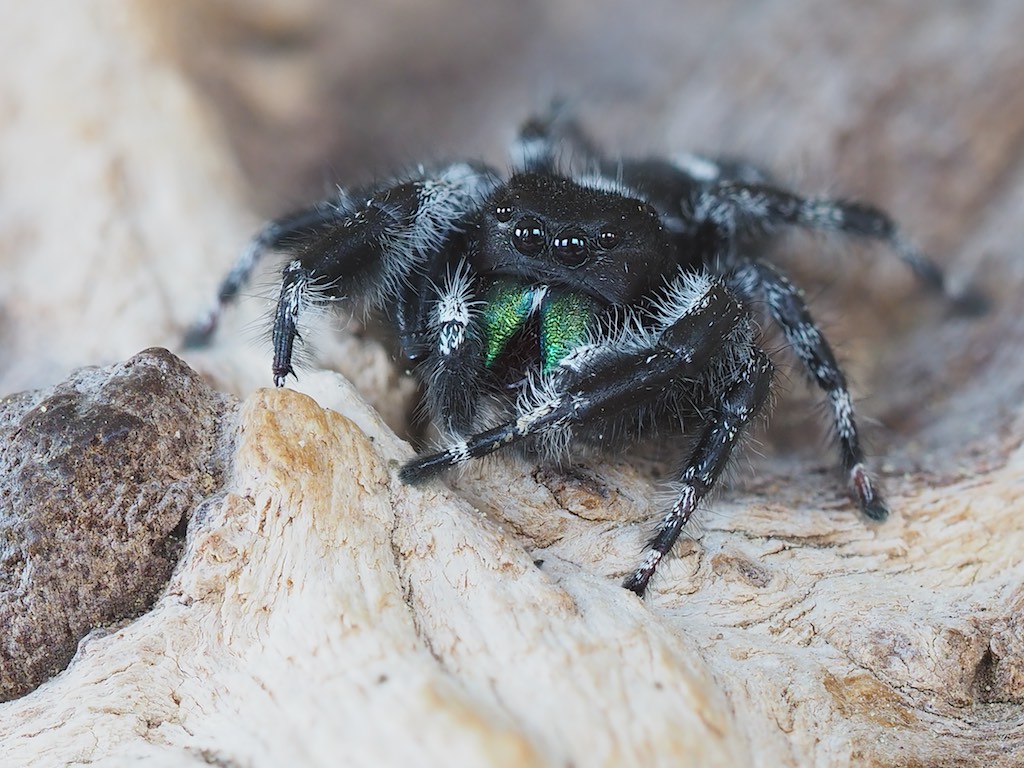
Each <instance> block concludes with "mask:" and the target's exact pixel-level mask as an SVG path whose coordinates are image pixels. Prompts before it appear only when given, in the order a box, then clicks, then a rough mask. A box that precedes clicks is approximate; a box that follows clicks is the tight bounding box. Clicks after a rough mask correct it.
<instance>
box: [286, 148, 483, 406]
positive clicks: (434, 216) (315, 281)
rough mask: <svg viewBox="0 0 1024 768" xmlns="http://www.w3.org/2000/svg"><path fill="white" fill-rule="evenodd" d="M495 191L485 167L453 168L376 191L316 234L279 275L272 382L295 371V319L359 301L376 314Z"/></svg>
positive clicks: (421, 173)
mask: <svg viewBox="0 0 1024 768" xmlns="http://www.w3.org/2000/svg"><path fill="white" fill-rule="evenodd" d="M497 185H498V177H497V176H496V175H495V173H494V172H493V171H491V170H490V169H487V168H482V167H478V166H473V165H468V164H465V163H456V164H454V165H450V166H446V167H444V168H442V169H440V171H438V172H436V173H427V172H425V171H421V172H420V173H419V174H417V175H416V176H414V177H412V178H410V179H407V180H404V181H401V182H398V183H395V184H392V185H384V186H381V187H379V188H378V189H377V190H376V191H375V192H373V193H372V194H370V195H369V196H368V197H367V199H366V200H365V202H364V204H363V205H362V206H361V207H359V208H358V209H357V210H356V211H355V212H354V213H352V214H351V215H350V216H346V217H345V218H343V219H341V220H339V221H337V222H335V223H334V224H333V225H332V226H330V227H326V228H325V229H323V230H321V231H320V232H318V233H317V237H316V238H314V239H312V240H310V241H308V242H307V243H306V244H305V246H304V247H303V249H302V250H301V251H300V252H299V253H298V254H297V255H296V258H294V259H293V260H292V261H290V262H289V263H288V264H286V265H285V267H284V269H283V270H282V280H281V292H280V295H279V297H278V302H277V309H276V311H275V315H274V330H273V346H274V366H273V373H274V382H275V383H276V384H277V386H282V385H283V384H284V380H285V378H286V377H287V376H288V375H289V374H294V370H293V368H292V353H293V350H294V345H295V340H296V338H298V337H299V318H300V316H301V315H302V313H303V312H304V311H305V310H306V309H308V308H309V307H310V306H313V305H323V304H326V303H327V302H328V301H330V300H338V299H342V298H348V297H353V298H361V299H363V300H364V301H365V303H366V304H367V305H368V306H370V307H380V306H383V305H385V304H387V303H388V302H389V301H393V300H394V299H395V297H396V296H398V295H400V294H401V292H402V290H403V286H408V285H409V284H410V282H411V281H410V277H411V276H412V275H413V273H414V272H415V271H416V270H418V269H422V268H423V267H424V265H425V264H426V263H428V262H429V261H430V259H431V257H432V256H435V255H436V254H437V253H438V251H440V250H442V249H443V248H445V246H446V245H447V244H448V242H449V241H450V239H451V238H452V237H453V236H454V235H456V234H457V233H458V232H459V231H460V230H461V228H462V227H463V224H464V223H465V222H466V220H467V219H468V218H469V217H471V216H473V215H475V214H476V212H477V211H479V209H480V206H481V205H482V204H483V202H484V200H486V198H487V196H488V195H490V193H491V192H492V191H493V190H494V188H495V187H496V186H497Z"/></svg>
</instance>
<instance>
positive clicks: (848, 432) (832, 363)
mask: <svg viewBox="0 0 1024 768" xmlns="http://www.w3.org/2000/svg"><path fill="white" fill-rule="evenodd" d="M730 284H731V285H732V287H733V288H734V289H736V290H737V292H738V293H739V294H740V295H744V296H747V297H748V298H756V297H757V296H761V297H763V298H764V302H765V304H766V306H767V308H768V313H769V314H770V315H771V318H772V320H773V321H774V322H775V323H776V324H777V325H778V326H779V328H781V329H782V332H783V334H784V335H785V337H786V341H788V342H789V344H790V346H791V347H792V348H793V351H794V352H795V353H796V355H797V357H798V358H799V359H800V362H801V363H802V364H803V366H804V369H805V370H806V372H807V373H808V375H809V376H810V377H811V379H812V380H813V381H814V383H815V384H817V385H818V387H819V388H821V390H822V391H823V392H825V395H826V397H827V398H828V403H829V407H830V408H831V410H832V423H833V428H834V429H835V434H836V437H837V439H838V441H839V453H840V456H841V458H842V464H843V470H844V471H845V472H846V477H847V482H848V484H849V488H850V492H851V494H852V495H853V496H854V498H855V500H856V501H857V504H858V506H859V507H860V509H861V511H862V512H863V513H864V514H865V515H866V516H867V517H869V518H871V519H872V520H884V519H885V518H886V516H887V515H888V514H889V510H888V508H887V507H886V504H885V501H884V500H883V499H882V497H881V495H880V494H879V493H878V491H877V490H876V488H875V484H874V481H873V480H872V478H871V475H870V474H869V473H868V471H867V469H866V468H865V466H864V452H863V450H862V449H861V445H860V436H859V433H858V430H857V422H856V418H855V416H854V408H853V400H852V398H851V397H850V391H849V389H848V388H847V384H846V377H845V376H844V375H843V371H842V369H841V368H840V367H839V364H838V363H837V362H836V358H835V355H834V354H833V353H832V348H831V347H830V346H829V343H828V340H827V339H826V338H825V337H824V336H823V335H822V333H821V331H820V330H819V329H818V327H817V325H816V324H815V322H814V320H813V318H812V317H811V314H810V312H809V311H808V310H807V305H806V304H805V303H804V300H803V296H802V295H801V292H800V289H799V288H797V287H796V286H795V285H793V284H792V283H791V282H790V281H789V280H788V279H787V278H786V276H785V275H783V274H782V273H781V272H779V271H778V270H777V269H775V268H774V267H772V266H770V265H768V264H765V263H762V262H756V261H750V262H747V264H746V265H744V266H743V267H741V268H740V269H738V270H737V271H736V272H735V273H734V279H733V280H731V281H730Z"/></svg>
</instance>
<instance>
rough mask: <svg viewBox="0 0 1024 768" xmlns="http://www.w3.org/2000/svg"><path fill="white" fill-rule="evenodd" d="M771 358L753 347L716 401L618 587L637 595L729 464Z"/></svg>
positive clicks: (755, 408)
mask: <svg viewBox="0 0 1024 768" xmlns="http://www.w3.org/2000/svg"><path fill="white" fill-rule="evenodd" d="M773 370H774V369H773V366H772V362H771V360H770V359H769V358H768V355H766V354H765V353H764V352H763V351H761V350H760V349H757V348H754V349H753V350H752V354H751V356H750V358H749V360H748V361H747V363H746V365H745V366H744V367H743V369H742V370H741V371H740V373H739V375H737V376H736V378H735V380H734V381H733V382H732V383H731V385H730V386H729V387H728V389H727V390H726V391H725V393H724V395H723V396H722V397H721V398H720V399H719V401H718V403H717V405H716V406H715V408H714V410H713V412H712V414H711V416H710V417H709V419H708V423H707V426H706V427H705V428H704V431H703V433H702V434H701V436H700V440H699V441H698V443H697V447H696V448H694V450H693V453H692V454H691V456H690V459H689V461H688V462H687V464H686V467H685V468H684V469H683V472H682V475H681V476H680V478H679V481H678V484H677V485H676V486H675V491H676V500H675V503H674V504H673V505H672V507H671V508H670V509H669V510H668V511H667V512H666V513H665V516H664V517H663V518H662V519H661V521H660V522H659V523H658V531H657V533H656V534H655V536H654V538H653V539H652V540H651V543H650V551H649V552H648V553H647V557H645V558H644V561H643V562H642V563H641V564H640V567H639V568H637V569H636V570H635V571H633V573H631V574H630V575H629V576H628V577H627V578H626V580H625V581H624V582H623V584H622V586H624V587H625V588H626V589H628V590H631V591H633V592H636V594H638V595H640V596H641V597H643V594H644V592H645V591H646V589H647V584H648V582H649V581H650V580H651V577H652V576H653V575H654V571H655V569H657V567H658V563H660V562H661V561H662V560H663V559H664V557H665V555H667V554H668V553H669V552H670V551H671V550H672V547H673V545H674V544H675V543H676V541H677V540H678V538H679V534H680V533H681V532H682V530H683V526H684V525H686V523H687V521H688V520H689V519H690V517H691V516H692V515H693V513H694V511H695V510H696V509H697V504H698V503H700V501H701V499H703V498H704V497H705V496H706V495H707V493H708V491H710V490H711V488H712V487H713V486H714V484H715V482H716V481H717V480H718V478H719V477H720V476H721V474H722V472H723V471H724V470H725V468H726V466H727V465H728V463H729V458H730V457H731V456H732V452H733V449H734V448H735V447H736V445H737V443H738V442H739V440H740V437H741V436H742V434H743V431H744V429H745V428H746V426H747V425H748V424H749V423H750V421H751V420H752V419H753V418H754V417H755V416H756V415H757V414H758V413H760V412H761V409H762V408H763V407H764V403H765V401H766V400H767V398H768V392H769V388H770V385H771V378H772V372H773Z"/></svg>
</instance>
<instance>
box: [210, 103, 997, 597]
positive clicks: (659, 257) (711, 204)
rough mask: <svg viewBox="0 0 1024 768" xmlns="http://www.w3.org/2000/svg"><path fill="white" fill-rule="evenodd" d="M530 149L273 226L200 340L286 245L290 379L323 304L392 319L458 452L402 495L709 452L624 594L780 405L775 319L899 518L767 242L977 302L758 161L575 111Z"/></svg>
mask: <svg viewBox="0 0 1024 768" xmlns="http://www.w3.org/2000/svg"><path fill="white" fill-rule="evenodd" d="M516 154H517V155H518V157H517V158H516V162H515V170H514V172H513V173H512V175H511V177H510V178H508V179H507V180H503V179H502V177H501V175H499V173H498V172H496V171H495V170H492V169H491V168H488V167H486V166H483V165H480V164H475V163H465V162H460V163H453V164H450V165H444V166H440V167H436V168H431V169H424V168H421V169H419V170H417V171H416V172H414V173H412V174H409V175H407V176H405V177H403V178H399V179H394V180H391V181H388V182H385V183H381V184H376V185H373V186H369V187H367V188H364V189H357V190H344V191H342V192H340V193H339V194H338V195H337V196H336V197H335V198H333V199H330V200H326V201H323V202H320V203H317V204H315V205H313V206H311V207H310V208H307V209H304V210H301V211H298V212H297V213H294V214H292V215H289V216H285V217H282V218H280V219H277V220H274V221H272V222H270V223H269V224H268V225H267V226H266V227H265V228H264V229H263V230H262V232H261V233H260V234H259V235H258V236H257V237H256V238H255V240H254V241H253V244H252V246H251V247H250V248H249V250H247V251H246V252H245V254H243V256H242V258H241V260H240V261H239V263H238V264H237V265H236V267H235V269H233V270H232V272H231V273H230V274H229V276H228V277H227V279H226V280H225V282H224V284H223V285H222V288H221V293H220V301H219V304H218V307H217V308H215V309H214V310H213V311H212V312H211V313H210V315H209V316H208V317H207V319H206V321H205V322H204V323H202V324H201V325H200V326H198V327H197V328H196V329H194V330H193V334H192V337H191V338H192V340H193V341H198V340H202V339H204V338H206V337H208V336H209V334H210V333H211V332H212V330H213V328H214V325H215V323H216V319H217V314H218V312H219V309H220V306H222V305H223V304H225V303H227V302H229V301H231V300H232V299H233V298H234V296H235V295H236V294H237V292H238V290H239V288H240V287H241V285H242V284H244V282H245V281H246V280H247V279H248V277H249V275H250V273H251V271H252V269H253V266H254V264H255V263H256V261H257V259H258V258H259V256H260V255H261V254H262V253H264V252H266V251H269V250H274V249H280V250H286V251H287V252H289V253H290V254H291V260H290V261H289V262H288V263H287V264H286V265H285V267H284V269H283V270H282V281H281V290H280V294H279V298H278V302H277V310H276V313H275V317H274V328H273V344H274V363H273V374H274V380H275V382H276V383H277V384H278V386H280V385H282V384H283V383H284V381H285V379H286V378H287V376H288V375H289V374H292V373H294V371H293V368H292V357H293V348H294V345H295V342H296V339H297V338H298V337H299V333H298V329H299V326H300V324H301V322H302V319H303V316H304V313H305V312H306V311H307V310H308V309H309V308H310V307H312V306H314V305H318V304H323V303H326V302H329V301H336V300H338V299H341V298H346V299H352V300H354V301H357V302H361V303H362V304H363V305H364V306H366V307H368V308H370V309H373V310H376V311H378V312H379V313H380V315H381V316H382V317H383V318H384V320H385V322H386V323H387V325H389V326H390V328H391V329H392V330H393V332H394V335H395V338H396V340H397V343H398V346H399V348H400V350H401V353H402V354H403V355H404V357H405V358H406V359H407V361H409V362H410V363H411V364H412V365H413V366H414V370H415V372H416V374H417V375H418V377H419V379H420V381H421V384H422V387H423V391H424V398H425V402H426V405H427V407H428V409H429V412H430V414H431V416H432V417H433V418H434V420H435V421H436V423H437V425H438V427H439V428H440V430H441V431H442V433H443V434H444V435H445V436H446V439H447V443H448V447H447V448H445V449H444V450H442V451H440V452H436V453H429V454H421V455H419V456H417V457H416V458H414V459H413V460H411V461H409V462H408V463H406V464H405V466H404V467H402V469H401V473H400V474H401V478H402V480H404V481H405V482H409V483H417V482H421V481H423V480H426V479H427V478H430V477H432V476H434V475H436V474H438V473H439V472H442V471H443V470H445V469H447V468H449V467H453V466H456V465H459V464H462V463H464V462H467V461H470V460H472V459H475V458H479V457H482V456H486V455H488V454H490V453H492V452H494V451H496V450H498V449H501V448H505V447H507V446H511V445H513V444H515V445H518V446H519V447H520V448H521V449H523V450H525V451H527V452H531V451H540V452H543V453H546V454H550V455H555V456H562V455H565V454H571V453H572V452H573V450H574V449H576V448H578V447H583V446H593V447H597V448H599V449H603V450H606V451H614V450H618V449H620V448H621V447H622V446H624V445H626V444H628V443H629V442H631V441H635V440H637V439H641V438H644V437H646V436H648V435H650V434H653V433H658V434H660V435H661V436H662V438H663V439H665V440H668V441H669V442H671V441H672V439H673V437H676V438H680V437H683V436H684V435H685V436H687V437H688V438H691V439H688V440H687V442H686V444H687V445H688V446H689V448H688V451H687V454H686V455H683V456H680V465H679V470H678V473H677V474H676V475H675V476H674V477H673V478H671V480H672V483H671V488H672V494H673V501H672V503H670V504H669V506H668V508H667V509H666V510H665V512H664V514H663V516H662V517H661V518H660V520H659V522H658V526H657V532H656V534H655V536H654V538H653V540H652V541H651V545H650V550H649V552H648V554H647V556H646V557H645V558H644V559H643V561H642V562H641V563H640V564H639V566H638V567H637V568H636V569H635V570H634V571H633V572H632V573H631V574H629V575H628V576H627V578H626V580H625V584H624V586H626V587H627V588H628V589H631V590H633V591H634V592H636V593H637V594H643V592H644V590H645V589H646V587H647V584H648V582H649V580H650V578H651V576H652V575H653V574H654V572H655V569H656V568H657V565H658V563H659V562H660V561H661V559H662V558H663V557H664V556H665V555H666V554H667V553H668V552H669V551H670V549H671V548H672V545H673V544H674V543H675V541H676V539H677V538H678V536H679V534H680V531H681V530H682V528H683V526H684V525H685V523H686V522H687V520H689V518H690V517H691V515H692V514H693V513H694V511H695V509H696V508H697V505H698V504H699V503H700V501H701V500H702V498H704V497H705V496H706V495H707V493H708V492H709V491H710V490H711V488H712V487H713V486H714V484H715V482H716V481H717V480H718V478H719V477H720V475H721V474H722V472H723V470H724V469H725V467H726V465H727V463H728V461H729V458H730V456H731V454H732V452H733V450H734V448H735V447H736V445H737V443H738V441H739V440H740V439H741V436H742V434H743V432H744V430H745V429H746V428H747V425H748V424H750V422H751V420H753V419H754V418H755V417H756V416H757V415H758V414H759V413H760V412H761V411H762V409H763V407H764V404H765V402H766V400H767V398H768V393H769V389H770V383H771V378H772V372H773V365H772V362H771V359H770V358H769V356H768V355H767V354H766V353H765V351H764V350H763V349H762V348H761V346H760V345H759V339H758V334H757V332H756V323H755V319H756V317H757V316H759V315H760V314H762V313H763V314H765V315H767V317H768V319H770V320H771V321H772V322H774V323H775V324H776V325H777V326H778V327H779V328H780V329H781V331H782V333H783V335H784V336H785V338H786V340H787V341H788V343H789V345H790V346H791V347H792V350H793V352H794V353H795V355H796V357H797V358H798V359H799V361H800V362H801V363H802V365H803V367H804V369H805V370H806V372H807V374H808V376H809V377H810V379H811V380H812V381H813V382H814V383H815V384H817V386H818V387H820V388H821V389H822V390H823V392H824V393H825V396H826V399H827V401H828V405H829V409H830V412H831V416H832V422H833V428H834V433H835V436H836V439H837V442H838V445H839V454H840V460H841V463H842V467H843V470H844V472H845V474H846V478H847V482H848V485H849V489H850V492H851V494H852V496H853V497H854V499H855V500H856V502H857V504H858V505H859V507H860V509H861V510H862V511H863V513H864V514H865V515H866V516H867V517H869V518H871V519H874V520H880V519H883V518H884V517H885V516H886V515H887V513H888V510H887V508H886V506H885V503H884V502H883V501H882V499H881V497H880V496H879V493H878V491H877V489H876V487H875V483H874V481H873V480H872V478H871V475H870V474H869V472H868V470H867V469H866V468H865V465H864V455H863V451H862V449H861V445H860V438H859V433H858V429H857V424H856V420H855V418H854V408H853V404H852V401H851V398H850V394H849V392H848V390H847V386H846V381H845V378H844V376H843V373H842V371H841V370H840V368H839V366H838V365H837V364H836V361H835V358H834V356H833V354H832V351H831V349H830V347H829V344H828V342H827V341H826V340H825V338H824V337H823V336H822V334H821V332H820V331H819V330H818V328H817V327H816V325H815V324H814V322H813V320H812V319H811V317H810V315H809V313H808V311H807V307H806V306H805V304H804V301H803V298H802V295H801V292H800V291H799V290H798V289H797V288H795V287H794V286H793V285H792V284H791V283H790V282H789V280H788V279H787V278H786V277H785V276H784V275H783V274H782V272H780V271H779V269H778V268H777V267H775V266H773V265H772V264H770V263H768V262H767V261H766V260H765V257H766V253H765V251H766V250H767V248H766V245H767V243H768V242H769V239H770V238H771V237H772V233H773V231H774V230H777V229H778V228H780V227H783V226H796V227H803V228H807V229H812V230H823V231H834V232H838V233H841V234H845V235H848V236H854V237H864V238H873V239H877V240H881V241H883V242H885V243H887V244H888V245H889V246H890V247H891V248H892V249H893V250H894V251H895V252H896V253H897V254H898V255H899V256H900V257H901V258H902V259H903V260H904V261H905V262H906V263H907V264H908V265H909V266H910V267H911V268H912V269H913V270H914V272H915V273H916V274H917V275H918V276H919V277H920V278H921V279H922V280H923V282H925V283H926V284H927V285H928V286H929V287H931V288H932V289H934V290H936V291H938V292H940V293H943V294H945V295H946V296H947V297H948V298H950V299H951V300H952V301H953V302H954V303H955V304H957V305H958V306H960V307H962V308H965V309H972V308H975V307H976V305H977V301H976V299H975V298H974V297H967V296H956V297H954V296H952V295H951V294H950V291H949V290H948V289H947V284H946V281H945V280H944V278H943V275H942V273H941V272H940V271H939V269H938V268H937V267H936V266H935V265H934V264H933V263H932V262H931V261H929V260H928V259H927V258H926V257H925V256H924V255H923V254H921V253H920V252H919V251H918V250H917V249H916V248H914V247H913V246H912V245H911V244H910V243H909V242H908V241H907V240H906V239H905V238H904V237H903V236H902V235H901V234H900V233H899V231H898V229H897V228H896V226H895V225H894V223H893V222H892V220H891V219H890V218H889V217H888V216H887V215H886V214H885V213H883V212H882V211H880V210H878V209H875V208H872V207H870V206H866V205H863V204H859V203H851V202H845V201H841V200H828V199H807V198H803V197H800V196H798V195H795V194H793V193H792V192H789V191H786V190H785V189H782V188H780V187H778V186H776V185H775V184H773V183H772V182H771V181H770V179H769V177H768V176H767V175H766V174H764V173H763V172H761V171H759V170H758V169H756V168H754V167H753V166H749V165H746V164H743V163H737V162H726V161H719V160H714V159H710V158H705V157H698V156H694V155H680V156H677V157H676V158H674V159H667V160H658V159H653V160H652V159H646V160H637V161H630V160H617V161H614V162H611V161H608V160H606V159H605V158H603V157H602V156H600V155H599V154H598V153H597V152H596V151H595V150H593V148H592V147H591V145H590V143H589V142H588V141H586V140H585V139H584V138H583V137H582V134H581V133H580V131H579V130H578V128H577V127H576V126H575V124H573V123H571V122H569V121H564V120H560V119H558V118H557V117H552V118H549V119H548V118H545V119H535V120H531V121H530V122H528V123H527V124H526V125H525V126H524V128H523V130H522V132H521V134H520V139H519V142H518V143H517V146H516ZM563 158H566V159H571V161H572V164H573V166H574V167H575V169H576V170H577V172H575V173H572V172H570V169H568V168H565V167H563V164H562V163H561V162H560V160H561V159H563Z"/></svg>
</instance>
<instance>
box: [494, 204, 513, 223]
mask: <svg viewBox="0 0 1024 768" xmlns="http://www.w3.org/2000/svg"><path fill="white" fill-rule="evenodd" d="M494 218H496V219H497V220H498V221H500V222H501V223H502V224H505V223H507V222H508V221H510V220H511V219H512V206H511V205H499V206H498V207H497V208H495V209H494Z"/></svg>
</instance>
